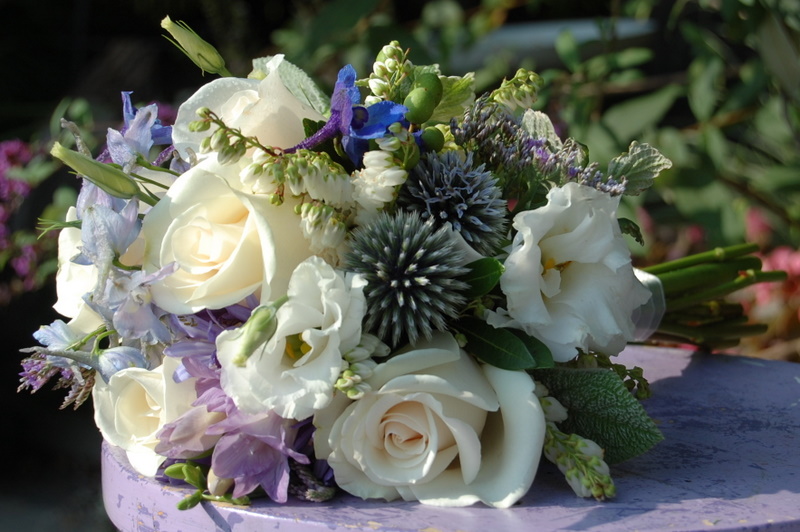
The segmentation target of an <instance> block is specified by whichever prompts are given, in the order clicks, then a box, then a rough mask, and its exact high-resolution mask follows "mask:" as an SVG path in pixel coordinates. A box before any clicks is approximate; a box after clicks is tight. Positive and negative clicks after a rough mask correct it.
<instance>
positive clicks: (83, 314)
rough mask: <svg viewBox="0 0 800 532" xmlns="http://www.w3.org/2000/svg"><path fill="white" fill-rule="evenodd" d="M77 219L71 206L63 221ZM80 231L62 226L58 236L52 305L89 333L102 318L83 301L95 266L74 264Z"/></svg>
mask: <svg viewBox="0 0 800 532" xmlns="http://www.w3.org/2000/svg"><path fill="white" fill-rule="evenodd" d="M77 219H78V215H77V210H76V209H75V207H70V208H69V210H68V211H67V217H66V221H67V222H72V221H74V220H77ZM80 245H81V230H80V229H79V228H77V227H65V228H64V229H62V230H61V232H60V233H59V235H58V273H56V295H57V296H58V300H57V301H56V303H55V305H53V308H54V309H55V310H56V312H58V313H59V314H61V315H62V316H66V317H68V318H73V321H75V323H76V325H77V324H80V325H78V328H80V330H82V331H85V332H89V331H92V330H94V329H96V328H97V327H99V326H100V325H102V324H103V320H102V318H101V317H100V316H99V315H98V314H97V313H96V312H95V311H93V310H92V309H91V308H90V307H89V305H87V304H86V302H85V301H84V300H83V296H84V294H86V293H88V292H91V291H92V290H94V287H95V286H96V285H97V267H96V266H95V265H94V264H76V263H74V262H72V259H73V257H75V256H76V255H78V254H79V253H80Z"/></svg>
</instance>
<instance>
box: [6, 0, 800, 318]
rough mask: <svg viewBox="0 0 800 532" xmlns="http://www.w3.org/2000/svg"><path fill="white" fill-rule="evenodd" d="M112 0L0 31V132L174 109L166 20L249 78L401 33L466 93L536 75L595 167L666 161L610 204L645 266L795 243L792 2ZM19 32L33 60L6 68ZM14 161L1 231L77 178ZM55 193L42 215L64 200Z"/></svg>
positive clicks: (797, 17) (341, 55) (799, 47)
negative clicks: (13, 197) (11, 78)
mask: <svg viewBox="0 0 800 532" xmlns="http://www.w3.org/2000/svg"><path fill="white" fill-rule="evenodd" d="M111 4H112V3H108V2H102V1H99V0H74V1H73V2H52V5H51V6H50V9H49V11H48V12H49V17H46V18H40V19H38V20H41V22H40V23H38V24H37V25H35V27H34V28H30V27H26V28H24V29H25V32H26V33H25V40H24V41H22V40H21V37H20V34H19V32H18V31H14V30H13V28H9V31H7V32H4V33H2V34H0V35H2V37H0V39H3V41H4V42H3V43H2V46H0V54H2V56H0V57H2V60H3V61H4V64H12V63H13V64H16V65H17V69H18V71H19V74H20V78H19V79H23V80H25V82H24V83H9V84H5V85H4V86H3V88H2V90H3V97H2V98H0V117H2V120H3V122H2V127H1V128H0V140H6V139H11V138H24V139H26V140H29V141H31V142H32V143H33V144H34V145H38V146H45V147H46V145H47V143H48V142H51V141H52V140H53V139H54V138H56V137H61V140H62V142H63V141H64V135H63V134H62V133H60V132H59V127H58V118H60V117H61V116H64V115H66V116H68V117H69V118H70V119H72V120H77V121H78V122H79V124H80V125H81V126H82V128H84V131H85V132H86V133H85V134H86V136H87V138H89V139H90V140H91V141H93V142H96V143H99V142H102V138H103V136H104V132H105V129H106V128H107V127H109V126H115V125H116V123H117V122H118V120H119V103H118V102H119V99H118V94H119V91H121V90H133V91H134V98H135V99H136V98H139V99H140V101H141V102H142V103H147V102H149V101H153V100H158V101H160V102H162V103H166V104H170V103H177V102H179V101H180V100H181V99H182V98H183V97H185V96H186V95H187V94H188V93H191V92H192V91H193V90H194V89H196V88H197V87H198V86H199V85H200V84H202V83H203V82H204V81H207V79H203V77H202V76H201V73H200V72H199V71H198V70H197V69H196V68H194V67H193V65H191V64H189V62H188V61H186V60H185V59H184V58H183V57H182V56H181V55H180V53H179V52H178V51H177V50H175V49H173V48H172V47H171V46H170V45H168V44H167V43H166V41H162V40H161V39H160V38H159V37H158V35H159V34H160V33H161V29H160V27H159V21H160V20H161V18H162V17H163V16H164V15H166V14H170V16H171V17H172V18H173V19H174V20H185V21H186V22H188V23H189V24H190V25H191V26H192V27H193V28H195V29H196V30H197V31H198V32H199V33H200V34H201V35H203V36H204V37H205V38H206V39H207V40H209V41H210V42H212V43H214V44H215V45H216V46H217V47H218V49H219V50H220V51H221V52H222V54H223V56H224V57H225V58H226V60H227V61H228V64H229V68H230V70H231V71H232V72H234V73H235V74H238V75H245V74H246V73H247V72H249V70H250V66H251V65H250V61H251V59H252V58H253V57H258V56H263V55H267V54H274V53H285V54H286V56H287V58H288V59H289V60H290V61H292V62H294V63H295V64H297V65H298V66H300V67H301V68H303V69H305V70H306V71H308V72H309V73H311V74H312V76H314V77H315V78H316V79H318V80H319V81H320V83H321V84H322V85H325V86H326V87H325V88H326V89H328V88H330V86H331V85H332V83H333V80H334V79H335V76H336V72H337V70H338V68H339V66H340V65H342V64H345V63H351V64H353V65H354V66H355V67H356V70H357V71H358V72H359V73H360V74H362V75H366V73H367V72H368V71H369V69H370V68H371V61H372V58H373V57H374V55H375V53H376V51H377V50H378V49H379V48H380V46H381V45H383V44H385V43H386V42H388V41H389V40H391V39H397V40H399V41H400V42H401V43H402V44H403V45H404V46H406V47H409V48H411V50H412V60H413V61H414V62H416V63H428V62H438V63H440V64H441V66H442V69H443V70H444V71H446V72H451V73H454V74H458V73H463V72H465V71H468V70H475V71H476V72H477V76H476V79H477V83H478V89H479V91H482V90H488V89H491V88H493V87H494V86H496V85H497V84H498V83H499V82H500V81H501V80H502V78H503V77H504V76H509V75H512V74H513V72H514V71H515V70H516V68H518V67H519V66H524V67H527V68H530V69H534V70H536V71H538V72H539V73H540V74H542V76H543V77H544V78H545V79H546V84H545V86H546V89H545V90H544V91H543V93H542V94H541V97H540V100H539V102H538V103H537V106H538V107H539V108H540V109H542V110H544V111H546V112H547V113H548V114H549V115H550V116H551V118H552V119H553V120H554V122H556V123H557V124H558V125H559V127H560V133H562V134H563V135H569V136H572V137H575V138H576V139H577V140H579V141H581V142H583V143H585V144H587V145H588V146H590V148H591V152H590V156H591V158H592V159H594V160H597V161H599V162H600V163H601V166H602V165H605V163H606V162H607V161H608V160H610V159H611V158H613V157H614V156H615V155H617V154H619V153H620V152H622V151H625V150H626V149H627V146H628V144H629V143H630V141H631V140H633V139H639V140H642V141H645V142H649V143H651V144H653V145H655V146H657V147H658V148H659V149H660V150H661V151H663V152H664V153H665V154H666V155H667V156H668V157H670V158H671V159H672V160H673V163H674V167H673V168H672V169H671V170H669V171H668V172H667V173H665V174H664V175H662V177H661V178H659V180H657V183H656V186H655V187H654V188H653V189H651V190H650V191H649V192H648V193H647V194H645V195H643V196H641V197H638V198H635V199H634V200H631V199H627V201H626V204H625V205H624V210H625V212H624V213H623V215H624V216H626V217H628V218H631V219H634V220H636V221H637V222H638V223H639V224H640V226H641V227H642V228H643V230H644V233H645V236H646V239H645V246H644V247H637V246H635V245H634V246H632V249H633V252H634V253H635V254H636V255H637V260H639V261H640V262H641V263H643V264H646V263H652V262H654V261H660V260H663V259H665V258H674V257H678V256H681V255H684V254H686V253H689V252H694V251H698V250H702V249H707V248H709V247H713V246H718V245H726V244H733V243H738V242H742V241H744V240H751V241H756V242H758V243H759V244H760V245H761V246H762V247H763V249H764V251H765V252H769V251H770V250H772V249H775V248H778V247H781V246H788V249H790V250H792V251H794V250H796V248H797V245H798V241H799V240H800V202H799V201H798V193H799V192H800V180H799V179H798V173H800V150H798V148H800V2H798V0H676V1H658V0H612V1H609V2H594V1H590V0H572V1H566V2H565V1H563V0H561V1H554V0H527V1H526V0H433V1H421V0H407V1H403V2H400V1H396V0H313V1H308V0H303V1H301V0H294V1H291V2H286V1H285V0H261V1H256V0H227V1H226V2H218V1H216V0H159V1H158V2H156V1H155V0H138V1H136V2H131V3H129V4H126V5H125V6H124V7H120V6H116V5H111ZM0 8H2V9H3V12H4V13H3V14H4V17H3V20H5V21H10V20H27V19H31V20H35V19H36V17H34V15H36V14H37V13H36V11H37V9H39V8H38V7H36V6H35V5H33V4H31V3H27V2H23V1H21V0H20V1H17V2H14V1H11V2H5V3H0ZM20 42H24V43H25V45H24V46H25V51H26V56H27V57H31V58H38V60H31V61H15V59H17V55H16V54H17V52H18V51H19V50H20ZM54 43H57V44H54ZM41 58H47V61H46V62H44V61H42V59H41ZM65 96H66V97H67V98H66V99H62V98H64V97H65ZM98 139H99V140H98ZM28 166H29V167H28V168H26V169H25V170H20V169H18V170H15V172H14V177H15V178H18V179H26V180H28V181H29V182H30V183H31V184H32V186H34V188H41V192H39V193H38V194H36V193H34V194H32V196H33V198H32V199H31V200H30V201H29V202H28V203H29V204H33V205H35V206H36V207H31V206H30V205H25V206H24V207H25V208H22V209H21V214H20V215H19V216H17V219H15V220H13V223H14V227H15V228H17V227H18V228H26V227H29V226H30V225H31V224H32V220H35V217H36V216H38V215H39V214H38V213H39V211H41V209H43V208H44V205H45V204H48V203H49V200H50V199H51V198H52V197H53V194H54V191H55V190H58V189H59V188H60V187H62V185H66V186H67V187H68V188H69V187H73V188H74V185H75V182H74V180H70V179H69V178H66V179H65V178H64V176H63V175H58V174H57V175H56V177H54V178H53V179H50V180H48V179H46V178H47V177H48V175H50V174H53V173H54V169H53V168H52V167H51V166H50V165H49V164H46V161H44V160H42V159H41V158H37V159H35V160H34V161H33V163H31V164H29V165H28ZM60 194H61V195H56V197H57V200H58V201H57V202H56V206H55V207H56V209H58V208H60V207H59V206H63V205H65V204H66V203H67V202H68V201H69V198H70V196H69V195H68V194H67V195H64V193H63V192H62V193H60ZM6 251H7V250H6ZM6 255H8V253H6ZM790 256H791V257H793V255H790ZM45 259H46V258H45ZM45 259H43V260H42V263H45V262H46V260H45ZM9 260H10V259H9ZM795 262H797V261H795ZM51 269H52V268H51ZM7 270H9V268H7V267H6V268H4V270H3V280H6V277H7V276H8V272H7ZM48 273H49V270H48V271H47V272H45V273H44V274H43V275H46V274H48ZM43 275H40V277H42V276H43ZM792 288H793V287H792ZM790 292H791V294H790V295H792V297H794V294H793V291H792V290H790ZM783 297H789V296H788V295H786V294H784V296H783ZM784 303H786V301H784ZM787 304H788V303H787ZM795 314H796V313H795ZM784 321H786V320H785V319H784ZM789 321H790V322H791V321H792V320H791V319H790V320H789ZM794 321H796V316H795V317H794ZM787 327H789V328H791V327H793V325H792V324H791V323H788V324H785V326H783V328H784V329H786V328H787ZM782 334H790V333H789V332H788V331H783V332H782Z"/></svg>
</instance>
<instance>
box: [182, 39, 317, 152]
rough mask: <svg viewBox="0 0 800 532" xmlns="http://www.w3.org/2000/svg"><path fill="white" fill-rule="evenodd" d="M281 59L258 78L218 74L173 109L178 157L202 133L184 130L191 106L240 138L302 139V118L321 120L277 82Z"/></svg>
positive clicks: (285, 144) (291, 142) (281, 143)
mask: <svg viewBox="0 0 800 532" xmlns="http://www.w3.org/2000/svg"><path fill="white" fill-rule="evenodd" d="M281 61H283V56H282V55H276V56H275V57H273V58H272V59H271V60H270V61H269V63H267V65H266V68H267V70H268V75H267V77H266V78H264V79H263V80H261V81H259V80H255V79H243V78H230V77H226V78H220V79H215V80H214V81H212V82H210V83H207V84H205V85H203V86H202V87H200V89H198V91H197V92H195V93H194V94H193V95H192V96H191V97H190V98H189V99H188V100H186V101H185V102H184V103H183V104H182V105H181V106H180V108H179V109H178V116H177V117H176V119H175V125H174V126H173V129H172V139H173V142H174V143H175V148H176V149H177V150H178V152H179V153H180V154H181V156H182V157H183V158H184V159H187V160H188V158H189V155H190V154H189V152H190V150H191V151H192V152H194V153H198V152H199V147H200V142H201V141H202V140H203V138H204V137H206V136H208V132H202V133H194V132H191V131H189V123H190V122H192V121H194V120H197V110H198V109H200V108H201V107H207V108H209V109H211V110H212V111H214V112H215V113H216V114H217V115H218V116H219V117H220V118H222V120H223V122H225V124H226V125H227V126H228V127H232V128H238V129H240V130H241V131H242V133H243V134H244V135H246V136H254V137H256V138H258V140H259V142H260V143H261V144H263V145H264V146H274V147H279V148H290V147H292V146H295V145H296V144H299V143H300V141H302V140H303V139H304V138H305V130H304V129H303V119H304V118H309V119H311V120H325V117H323V116H322V115H321V114H319V113H318V112H317V111H315V110H314V109H312V108H311V107H309V106H307V105H305V104H304V103H302V102H301V101H300V100H298V99H297V98H296V97H295V96H294V95H293V94H292V93H291V92H289V90H288V89H287V88H286V87H285V86H284V84H283V82H282V81H281V78H280V75H279V74H278V72H277V68H278V65H279V64H280V62H281Z"/></svg>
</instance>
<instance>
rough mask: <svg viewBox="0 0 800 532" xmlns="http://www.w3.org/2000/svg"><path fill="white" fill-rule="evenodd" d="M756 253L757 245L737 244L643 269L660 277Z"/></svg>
mask: <svg viewBox="0 0 800 532" xmlns="http://www.w3.org/2000/svg"><path fill="white" fill-rule="evenodd" d="M756 251H758V245H757V244H737V245H734V246H728V247H724V248H714V249H712V250H709V251H704V252H703V253H696V254H694V255H689V256H688V257H683V258H680V259H676V260H673V261H669V262H664V263H662V264H656V265H653V266H648V267H646V268H642V269H643V270H644V271H646V272H647V273H651V274H653V275H659V274H662V273H666V272H671V271H674V270H680V269H682V268H687V267H689V266H695V265H697V264H705V263H709V262H711V263H714V262H723V261H726V260H730V259H735V258H737V257H741V256H743V255H749V254H751V253H754V252H756Z"/></svg>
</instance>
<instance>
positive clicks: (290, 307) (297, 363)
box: [217, 257, 366, 419]
mask: <svg viewBox="0 0 800 532" xmlns="http://www.w3.org/2000/svg"><path fill="white" fill-rule="evenodd" d="M364 284H365V283H364V281H363V280H362V279H361V278H360V277H358V276H354V275H349V276H347V277H345V276H344V275H342V274H341V273H339V272H337V271H335V270H334V269H333V268H332V267H331V266H330V265H328V264H327V263H326V262H325V261H324V260H322V259H321V258H319V257H311V258H309V259H307V260H305V261H304V262H302V263H301V264H300V265H299V266H298V267H297V269H296V270H295V271H294V273H293V274H292V278H291V280H290V281H289V289H288V293H287V295H288V296H289V300H288V301H287V302H286V303H284V304H283V305H282V306H281V307H280V309H278V312H277V315H276V320H277V329H276V330H275V333H274V335H273V336H272V338H271V339H269V340H268V341H267V342H266V343H264V344H261V345H259V346H257V347H256V349H255V352H254V353H252V354H249V355H250V356H249V357H248V358H247V362H246V364H245V366H243V367H240V366H237V365H236V363H235V360H236V358H237V355H238V354H239V350H240V346H241V340H242V339H241V335H242V331H241V329H234V330H228V331H224V332H223V333H221V334H220V335H219V337H218V338H217V358H218V359H219V362H220V364H221V366H222V369H221V374H220V381H221V384H222V388H223V389H224V390H225V393H227V394H228V395H229V396H230V397H232V398H233V400H234V401H235V403H236V406H238V407H239V408H240V409H241V410H243V411H245V412H250V413H258V412H263V411H264V410H274V411H275V413H277V414H278V415H279V416H281V417H284V418H294V419H304V418H307V417H309V416H311V415H313V413H314V412H315V411H316V410H318V409H319V408H322V407H324V406H326V405H327V404H328V403H329V402H330V401H331V398H332V397H333V389H334V388H333V386H334V384H335V383H336V380H337V378H338V377H339V374H340V372H341V370H342V364H343V359H342V354H343V353H345V352H347V351H349V350H351V349H353V348H355V347H356V346H357V345H358V343H359V341H360V339H361V320H362V319H363V318H364V312H365V308H366V301H365V299H364V295H363V293H362V288H363V286H364Z"/></svg>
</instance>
